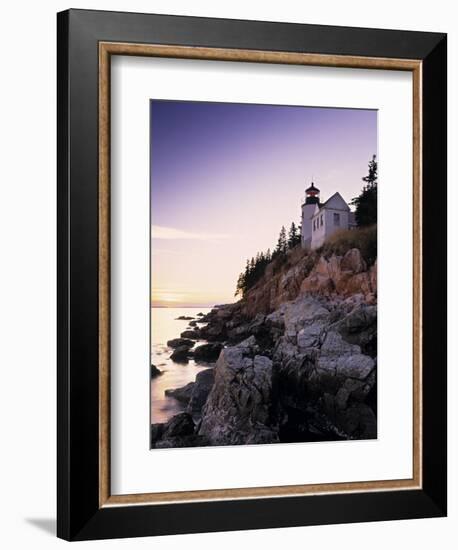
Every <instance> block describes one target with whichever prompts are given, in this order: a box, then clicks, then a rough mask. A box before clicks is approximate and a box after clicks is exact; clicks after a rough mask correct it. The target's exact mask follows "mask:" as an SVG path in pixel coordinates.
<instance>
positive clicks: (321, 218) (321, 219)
mask: <svg viewBox="0 0 458 550" xmlns="http://www.w3.org/2000/svg"><path fill="white" fill-rule="evenodd" d="M320 225H321V227H323V214H321V216H320Z"/></svg>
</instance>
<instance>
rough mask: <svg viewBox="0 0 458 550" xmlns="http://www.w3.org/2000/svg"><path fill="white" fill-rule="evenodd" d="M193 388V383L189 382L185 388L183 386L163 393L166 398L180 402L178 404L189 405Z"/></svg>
mask: <svg viewBox="0 0 458 550" xmlns="http://www.w3.org/2000/svg"><path fill="white" fill-rule="evenodd" d="M194 386H195V382H189V384H186V386H183V387H181V388H174V389H169V390H165V392H164V393H165V395H167V396H168V397H173V398H175V399H176V400H177V401H180V403H186V404H187V403H189V401H190V399H191V396H192V391H193V389H194Z"/></svg>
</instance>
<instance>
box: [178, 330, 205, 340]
mask: <svg viewBox="0 0 458 550" xmlns="http://www.w3.org/2000/svg"><path fill="white" fill-rule="evenodd" d="M180 336H181V338H188V339H191V340H199V338H201V336H200V330H199V329H197V328H195V329H192V330H184V331H183V332H182V333H181V334H180Z"/></svg>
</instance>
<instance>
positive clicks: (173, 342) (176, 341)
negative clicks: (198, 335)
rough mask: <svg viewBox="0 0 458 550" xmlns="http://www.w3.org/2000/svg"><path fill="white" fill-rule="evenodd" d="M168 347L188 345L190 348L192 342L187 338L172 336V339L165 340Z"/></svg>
mask: <svg viewBox="0 0 458 550" xmlns="http://www.w3.org/2000/svg"><path fill="white" fill-rule="evenodd" d="M167 345H168V346H169V348H179V347H188V348H192V346H193V345H194V342H193V341H192V340H189V338H173V339H172V340H168V341H167Z"/></svg>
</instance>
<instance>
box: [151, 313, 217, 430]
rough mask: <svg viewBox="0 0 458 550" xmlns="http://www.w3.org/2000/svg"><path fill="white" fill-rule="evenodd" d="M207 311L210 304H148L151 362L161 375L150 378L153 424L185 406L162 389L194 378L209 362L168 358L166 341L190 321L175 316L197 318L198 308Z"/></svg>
mask: <svg viewBox="0 0 458 550" xmlns="http://www.w3.org/2000/svg"><path fill="white" fill-rule="evenodd" d="M209 311H210V308H189V307H188V308H186V307H182V308H164V307H153V308H151V363H152V364H154V365H156V367H158V369H160V370H161V371H162V374H161V375H160V376H156V377H155V378H152V379H151V423H152V424H156V423H157V422H167V420H169V418H171V417H172V416H173V415H175V414H178V413H179V412H182V411H183V410H184V409H185V407H184V406H183V404H181V403H180V402H178V401H177V400H176V399H174V398H173V397H168V396H166V395H165V393H164V392H165V390H167V389H175V388H180V387H182V386H185V385H186V384H187V383H188V382H194V380H195V378H196V374H197V373H198V372H199V371H201V370H203V369H206V368H208V365H197V364H196V363H195V362H194V360H193V359H190V360H189V362H188V363H186V364H183V363H175V362H174V361H172V360H171V359H170V355H171V353H172V351H173V350H172V349H171V348H169V347H167V341H168V340H171V339H172V338H179V337H180V333H181V332H183V331H184V330H186V329H187V328H188V325H189V321H183V320H177V317H180V316H181V315H186V316H189V317H194V318H196V319H198V317H197V314H198V313H199V312H202V313H204V314H205V313H208V312H209ZM198 326H199V325H198ZM200 326H201V325H200ZM191 328H192V327H191ZM200 343H204V341H203V340H202V341H197V342H196V344H197V345H198V344H200Z"/></svg>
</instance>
